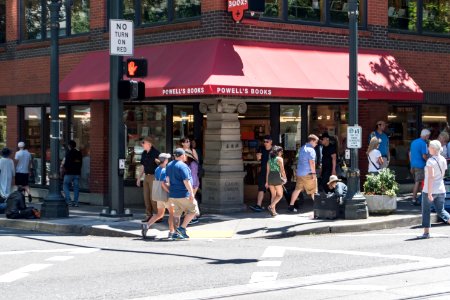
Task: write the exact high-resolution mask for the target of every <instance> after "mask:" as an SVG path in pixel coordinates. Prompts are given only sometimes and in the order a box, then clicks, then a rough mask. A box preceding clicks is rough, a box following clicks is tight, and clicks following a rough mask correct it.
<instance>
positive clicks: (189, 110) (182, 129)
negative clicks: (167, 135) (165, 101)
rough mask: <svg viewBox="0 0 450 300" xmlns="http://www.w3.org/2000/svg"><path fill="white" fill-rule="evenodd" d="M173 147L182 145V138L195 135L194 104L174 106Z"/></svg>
mask: <svg viewBox="0 0 450 300" xmlns="http://www.w3.org/2000/svg"><path fill="white" fill-rule="evenodd" d="M172 121H173V149H175V148H178V147H181V144H180V139H181V138H183V137H193V136H194V108H193V107H192V105H174V106H173V119H172Z"/></svg>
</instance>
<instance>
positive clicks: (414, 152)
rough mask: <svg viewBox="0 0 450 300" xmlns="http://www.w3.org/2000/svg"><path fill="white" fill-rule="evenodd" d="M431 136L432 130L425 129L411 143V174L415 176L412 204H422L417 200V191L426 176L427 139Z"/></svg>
mask: <svg viewBox="0 0 450 300" xmlns="http://www.w3.org/2000/svg"><path fill="white" fill-rule="evenodd" d="M429 137H430V131H429V130H428V129H423V130H422V132H421V133H420V138H417V139H415V140H414V141H412V143H411V147H410V150H409V161H410V163H411V174H412V175H413V177H414V188H413V195H412V204H413V205H420V203H419V201H417V192H418V191H419V187H420V184H421V182H422V181H423V180H424V178H425V165H426V162H427V159H428V148H427V141H428V138H429Z"/></svg>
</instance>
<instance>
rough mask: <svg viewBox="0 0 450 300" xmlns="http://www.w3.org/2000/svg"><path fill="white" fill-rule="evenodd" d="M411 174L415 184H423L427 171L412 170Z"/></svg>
mask: <svg viewBox="0 0 450 300" xmlns="http://www.w3.org/2000/svg"><path fill="white" fill-rule="evenodd" d="M411 173H412V175H413V177H414V182H422V181H423V180H424V179H425V169H421V168H412V169H411Z"/></svg>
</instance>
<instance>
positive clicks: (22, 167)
mask: <svg viewBox="0 0 450 300" xmlns="http://www.w3.org/2000/svg"><path fill="white" fill-rule="evenodd" d="M14 158H15V159H16V160H17V166H16V173H26V174H28V173H29V172H30V170H29V167H30V160H31V154H30V152H28V150H24V149H22V150H19V151H17V152H16V155H15V157H14Z"/></svg>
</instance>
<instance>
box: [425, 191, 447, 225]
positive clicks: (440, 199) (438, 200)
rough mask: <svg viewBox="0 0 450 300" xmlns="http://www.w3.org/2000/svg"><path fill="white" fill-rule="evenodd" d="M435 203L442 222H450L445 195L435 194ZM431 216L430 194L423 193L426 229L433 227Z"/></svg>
mask: <svg viewBox="0 0 450 300" xmlns="http://www.w3.org/2000/svg"><path fill="white" fill-rule="evenodd" d="M433 203H434V208H435V209H436V213H437V214H438V216H439V217H440V218H441V219H442V220H444V222H446V223H447V222H448V220H449V219H450V214H449V213H448V212H447V211H446V210H445V209H444V204H445V193H443V194H433ZM430 215H431V202H430V200H428V194H427V193H422V227H424V228H430V227H431V219H430Z"/></svg>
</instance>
